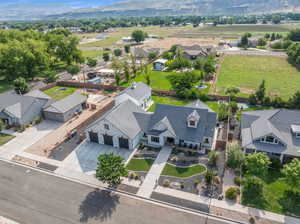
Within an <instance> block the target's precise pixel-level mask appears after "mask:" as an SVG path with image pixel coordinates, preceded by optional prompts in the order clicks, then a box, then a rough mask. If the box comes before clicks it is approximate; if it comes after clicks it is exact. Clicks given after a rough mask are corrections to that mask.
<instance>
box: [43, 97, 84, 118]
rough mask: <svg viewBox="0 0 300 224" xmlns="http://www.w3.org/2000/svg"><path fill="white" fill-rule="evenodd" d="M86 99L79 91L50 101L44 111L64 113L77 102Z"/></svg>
mask: <svg viewBox="0 0 300 224" xmlns="http://www.w3.org/2000/svg"><path fill="white" fill-rule="evenodd" d="M86 100H87V96H84V95H82V94H80V93H77V92H75V93H73V94H72V95H70V96H68V97H66V98H64V99H62V100H59V101H56V102H54V103H52V104H51V105H50V106H49V107H47V108H45V110H44V111H47V112H55V113H65V112H67V111H69V110H71V109H72V108H74V107H76V106H77V105H79V104H83V103H84V102H85V101H86Z"/></svg>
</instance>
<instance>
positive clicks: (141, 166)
mask: <svg viewBox="0 0 300 224" xmlns="http://www.w3.org/2000/svg"><path fill="white" fill-rule="evenodd" d="M153 162H154V160H153V159H131V160H130V162H129V163H128V164H127V166H126V168H127V169H128V170H131V171H145V172H147V171H149V170H150V168H151V166H152V164H153Z"/></svg>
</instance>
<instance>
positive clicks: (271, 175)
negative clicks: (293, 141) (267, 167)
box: [242, 170, 300, 217]
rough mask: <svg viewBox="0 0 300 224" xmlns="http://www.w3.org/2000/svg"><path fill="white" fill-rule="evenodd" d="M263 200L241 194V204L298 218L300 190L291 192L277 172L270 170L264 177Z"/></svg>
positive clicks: (299, 213)
mask: <svg viewBox="0 0 300 224" xmlns="http://www.w3.org/2000/svg"><path fill="white" fill-rule="evenodd" d="M262 179H263V180H264V182H265V196H264V198H257V197H255V195H244V194H242V204H243V205H247V206H251V207H255V208H258V209H263V210H267V211H271V212H275V213H279V214H285V215H292V216H298V217H300V190H299V189H298V191H295V190H292V189H291V188H290V187H289V186H288V185H287V184H286V183H285V181H284V179H283V176H282V174H281V173H280V171H279V170H271V171H269V172H268V175H267V176H266V177H262Z"/></svg>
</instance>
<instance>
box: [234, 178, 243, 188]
mask: <svg viewBox="0 0 300 224" xmlns="http://www.w3.org/2000/svg"><path fill="white" fill-rule="evenodd" d="M234 183H235V184H236V185H238V186H240V185H241V184H243V180H242V179H241V178H240V177H235V178H234Z"/></svg>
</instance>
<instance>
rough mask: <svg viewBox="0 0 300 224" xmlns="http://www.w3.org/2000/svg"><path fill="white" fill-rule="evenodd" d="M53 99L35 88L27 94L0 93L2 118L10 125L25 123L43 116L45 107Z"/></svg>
mask: <svg viewBox="0 0 300 224" xmlns="http://www.w3.org/2000/svg"><path fill="white" fill-rule="evenodd" d="M51 102H53V100H52V99H51V98H50V97H49V96H48V95H46V94H44V93H43V92H41V91H39V90H35V91H32V92H29V93H27V94H25V95H19V94H16V93H14V92H6V93H2V94H0V120H2V121H4V123H6V124H8V125H13V126H14V125H15V126H19V125H25V124H28V123H30V122H31V121H33V120H34V119H36V118H38V117H41V116H42V111H43V108H45V107H46V106H47V105H49V104H50V103H51Z"/></svg>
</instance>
